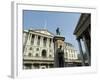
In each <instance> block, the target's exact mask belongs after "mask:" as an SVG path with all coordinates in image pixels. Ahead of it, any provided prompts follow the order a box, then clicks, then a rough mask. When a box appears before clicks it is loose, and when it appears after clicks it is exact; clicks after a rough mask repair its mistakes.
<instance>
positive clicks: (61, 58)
mask: <svg viewBox="0 0 100 80" xmlns="http://www.w3.org/2000/svg"><path fill="white" fill-rule="evenodd" d="M56 56H57V67H64V64H65V60H64V51H63V50H62V46H60V48H58V49H57V52H56Z"/></svg>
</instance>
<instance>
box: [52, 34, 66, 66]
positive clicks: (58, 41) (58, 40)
mask: <svg viewBox="0 0 100 80" xmlns="http://www.w3.org/2000/svg"><path fill="white" fill-rule="evenodd" d="M64 40H65V37H63V36H61V35H56V36H55V37H54V38H53V41H54V67H60V66H63V65H60V64H59V63H61V64H62V63H64V62H63V60H62V61H60V60H59V54H61V56H62V55H63V58H64ZM60 47H62V48H61V49H60ZM63 58H62V59H63Z"/></svg>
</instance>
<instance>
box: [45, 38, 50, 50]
mask: <svg viewBox="0 0 100 80" xmlns="http://www.w3.org/2000/svg"><path fill="white" fill-rule="evenodd" d="M49 43H50V39H49V38H47V44H46V46H47V48H49Z"/></svg>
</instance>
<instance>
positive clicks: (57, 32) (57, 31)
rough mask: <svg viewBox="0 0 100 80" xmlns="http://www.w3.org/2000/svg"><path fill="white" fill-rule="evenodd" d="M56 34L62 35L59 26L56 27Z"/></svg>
mask: <svg viewBox="0 0 100 80" xmlns="http://www.w3.org/2000/svg"><path fill="white" fill-rule="evenodd" d="M56 34H57V35H60V31H59V27H58V28H57V29H56Z"/></svg>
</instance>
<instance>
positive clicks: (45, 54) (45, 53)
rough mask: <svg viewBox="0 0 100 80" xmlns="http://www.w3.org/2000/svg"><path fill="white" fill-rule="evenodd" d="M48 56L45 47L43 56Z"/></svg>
mask: <svg viewBox="0 0 100 80" xmlns="http://www.w3.org/2000/svg"><path fill="white" fill-rule="evenodd" d="M46 56H47V52H46V50H45V49H44V50H42V57H46Z"/></svg>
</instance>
